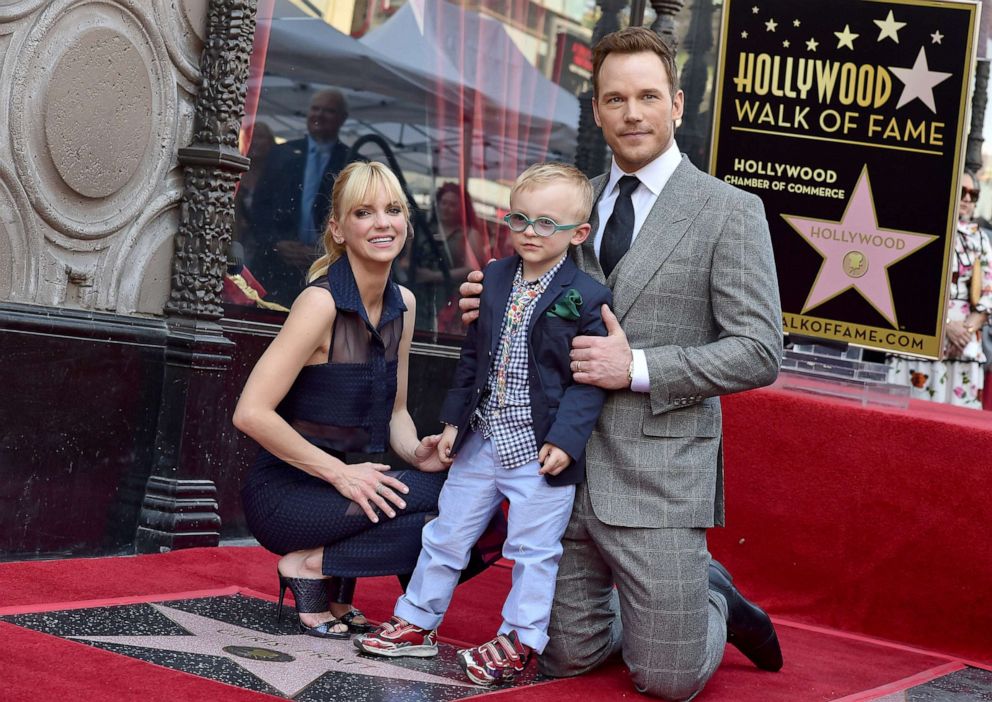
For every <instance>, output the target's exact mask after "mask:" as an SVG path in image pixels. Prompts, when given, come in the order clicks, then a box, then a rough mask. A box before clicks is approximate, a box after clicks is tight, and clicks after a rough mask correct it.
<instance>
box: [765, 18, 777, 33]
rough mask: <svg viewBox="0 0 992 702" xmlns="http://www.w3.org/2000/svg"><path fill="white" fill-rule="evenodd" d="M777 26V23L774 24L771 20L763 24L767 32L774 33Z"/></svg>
mask: <svg viewBox="0 0 992 702" xmlns="http://www.w3.org/2000/svg"><path fill="white" fill-rule="evenodd" d="M777 26H778V22H776V21H775V20H773V19H770V20H768V21H767V22H765V31H767V32H774V31H775V27H777Z"/></svg>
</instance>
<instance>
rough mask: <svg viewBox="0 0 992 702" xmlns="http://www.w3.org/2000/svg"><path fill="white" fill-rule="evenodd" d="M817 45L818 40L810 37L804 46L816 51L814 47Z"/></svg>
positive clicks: (818, 43)
mask: <svg viewBox="0 0 992 702" xmlns="http://www.w3.org/2000/svg"><path fill="white" fill-rule="evenodd" d="M819 45H820V42H818V41H817V40H816V39H810V40H809V41H807V42H806V48H807V49H809V50H810V51H816V47H818V46H819Z"/></svg>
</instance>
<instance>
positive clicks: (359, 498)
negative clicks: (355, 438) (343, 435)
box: [234, 288, 406, 521]
mask: <svg viewBox="0 0 992 702" xmlns="http://www.w3.org/2000/svg"><path fill="white" fill-rule="evenodd" d="M335 312H336V310H335V306H334V299H333V298H332V297H331V295H330V294H329V293H328V292H327V291H325V290H320V289H317V288H307V289H306V290H304V291H303V292H302V293H300V295H299V297H297V298H296V301H295V302H294V303H293V307H292V309H291V310H290V313H289V316H288V317H287V318H286V322H285V323H284V324H283V327H282V329H281V330H280V331H279V334H278V335H277V336H276V338H275V339H273V341H272V343H271V344H269V348H268V349H266V351H265V353H263V354H262V357H261V358H260V359H259V360H258V363H256V364H255V368H254V369H253V370H252V372H251V375H250V376H249V377H248V382H247V383H245V388H244V390H243V391H242V393H241V398H240V399H239V400H238V405H237V407H236V408H235V410H234V426H236V427H237V428H238V429H240V430H241V431H243V432H244V433H245V434H247V435H248V436H250V437H251V438H253V439H254V440H255V441H257V442H258V443H259V444H260V445H261V446H263V447H264V448H265V449H266V450H268V451H269V452H270V453H271V454H272V455H274V456H276V457H277V458H279V459H281V460H283V461H285V462H286V463H288V464H290V465H291V466H294V467H296V468H299V469H300V470H302V471H304V472H306V473H309V474H310V475H313V476H316V477H318V478H320V479H321V480H325V481H327V482H328V483H330V484H331V485H333V486H334V487H335V488H336V489H337V490H338V492H340V493H341V494H342V495H343V496H344V497H347V498H348V499H350V500H353V501H355V502H356V503H357V504H358V505H359V506H361V507H362V508H363V509H364V510H365V512H366V514H367V515H369V518H370V519H372V521H378V517H376V515H375V512H374V509H373V508H372V505H377V506H378V507H379V508H380V509H382V510H383V511H384V512H386V513H387V514H389V515H390V516H392V514H393V510H392V509H391V508H390V507H389V505H387V504H386V502H385V500H384V499H383V497H382V496H381V495H380V494H378V493H377V492H376V490H377V489H381V488H379V484H380V483H385V484H386V485H387V486H388V487H391V488H394V490H397V491H399V492H406V487H405V486H404V485H403V484H402V483H401V482H400V481H398V480H396V479H395V478H392V477H390V476H385V475H382V474H381V471H385V470H388V469H389V466H386V465H384V464H372V463H367V464H359V465H355V466H348V465H345V464H344V463H343V462H342V461H340V460H338V459H337V458H335V457H333V456H331V455H330V454H328V453H326V452H324V451H322V450H320V449H319V448H317V447H316V446H314V445H313V444H311V443H310V442H309V441H307V440H306V439H305V438H303V437H302V436H301V435H300V434H299V433H298V432H297V431H296V430H295V429H293V427H291V426H290V425H289V424H288V423H287V422H286V420H284V419H283V418H282V417H280V416H279V414H278V413H277V412H276V407H277V406H278V405H279V403H280V402H281V401H282V399H283V398H284V397H285V396H286V393H288V392H289V389H290V387H292V385H293V382H294V381H295V380H296V376H297V375H299V373H300V370H301V369H302V368H303V366H304V365H306V364H307V363H315V362H322V361H324V360H326V357H327V353H328V350H329V349H328V345H329V343H330V330H331V326H332V325H333V323H334V317H335ZM387 492H388V491H387ZM387 496H388V495H387ZM390 499H391V501H393V502H394V503H395V502H396V500H392V498H390ZM397 504H398V503H397Z"/></svg>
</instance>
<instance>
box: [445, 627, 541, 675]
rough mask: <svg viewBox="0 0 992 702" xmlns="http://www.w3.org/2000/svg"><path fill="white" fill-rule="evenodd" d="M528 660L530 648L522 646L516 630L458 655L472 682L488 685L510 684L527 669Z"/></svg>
mask: <svg viewBox="0 0 992 702" xmlns="http://www.w3.org/2000/svg"><path fill="white" fill-rule="evenodd" d="M529 659H530V649H529V648H527V647H526V646H524V645H523V644H521V643H520V641H519V640H518V639H517V632H515V631H511V632H510V633H509V634H500V635H499V636H497V637H496V638H495V639H493V640H492V641H489V642H488V643H484V644H482V645H481V646H476V647H475V648H463V649H462V650H460V651H459V652H458V662H459V663H460V664H461V666H462V670H464V671H465V674H466V675H467V676H468V677H469V680H471V681H472V682H474V683H475V684H476V685H485V686H489V685H492V684H493V683H496V682H509V681H510V680H512V679H513V678H514V677H515V676H516V675H517V674H518V673H520V672H521V671H522V670H523V669H524V668H526V667H527V661H528V660H529Z"/></svg>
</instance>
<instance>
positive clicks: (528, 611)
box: [395, 432, 575, 653]
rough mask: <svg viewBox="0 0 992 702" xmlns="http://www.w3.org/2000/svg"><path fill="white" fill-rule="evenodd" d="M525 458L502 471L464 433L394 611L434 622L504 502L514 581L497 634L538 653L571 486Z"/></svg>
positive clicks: (424, 623)
mask: <svg viewBox="0 0 992 702" xmlns="http://www.w3.org/2000/svg"><path fill="white" fill-rule="evenodd" d="M539 468H540V465H539V464H538V462H537V461H531V462H530V463H527V464H525V465H522V466H519V467H517V468H513V469H510V470H507V469H506V468H503V466H502V465H501V464H500V462H499V457H498V456H497V455H496V450H495V447H494V446H493V444H492V442H491V441H489V440H488V439H484V438H483V437H482V435H481V434H479V433H476V432H473V433H472V434H470V435H469V436H468V437H466V440H465V443H464V444H463V446H462V449H461V451H460V452H459V453H458V456H456V457H455V460H454V463H453V464H452V466H451V469H450V474H449V475H448V479H447V481H445V483H444V487H443V488H442V489H441V496H440V498H439V509H438V511H439V514H438V517H437V519H434V520H433V521H431V522H428V523H427V525H426V526H425V527H424V531H423V549H422V550H421V552H420V559H419V560H418V561H417V568H416V570H414V572H413V577H412V578H411V580H410V584H409V586H408V587H407V589H406V593H405V594H403V595H402V596H401V597H400V598H399V599H398V600H397V601H396V610H395V614H396V616H398V617H402V618H403V619H405V620H407V621H408V622H410V623H411V624H414V625H416V626H419V627H421V628H423V629H436V628H437V626H438V625H439V624H440V623H441V619H442V618H443V617H444V613H445V612H446V611H447V609H448V604H449V603H450V602H451V596H452V593H453V592H454V589H455V585H456V584H457V582H458V577H459V576H460V575H461V571H462V569H463V568H464V567H465V565H466V564H467V563H468V559H469V553H470V550H471V548H472V546H473V545H474V544H475V543H476V542H477V541H478V540H479V537H480V536H482V533H483V531H485V528H486V525H487V524H489V520H490V519H491V518H492V515H493V514H494V513H495V511H496V510H497V509H499V507H500V505H501V504H502V502H503V498H506V499H508V500H509V501H510V511H509V515H508V519H507V521H508V523H509V524H508V527H507V535H506V542H505V543H504V544H503V556H504V557H506V558H508V559H510V560H512V561H513V562H514V565H513V585H512V586H511V588H510V594H509V596H508V597H507V598H506V602H505V603H504V604H503V624H502V626H500V628H499V633H501V634H507V633H509V632H510V631H511V630H513V631H516V632H517V637H518V638H519V640H520V642H521V643H523V644H525V645H527V646H529V647H530V648H532V649H534V650H535V651H536V652H538V653H541V652H542V651H543V650H544V647H545V646H546V645H547V643H548V621H549V619H550V616H551V602H552V600H553V599H554V594H555V578H556V576H557V575H558V561H559V560H560V559H561V554H562V547H561V537H562V534H564V532H565V526H566V525H567V524H568V518H569V515H570V514H571V511H572V501H573V499H574V498H575V486H574V485H565V486H559V487H552V486H550V485H548V482H547V481H546V480H545V479H544V476H543V475H539V474H538V472H537V471H538V469H539Z"/></svg>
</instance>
